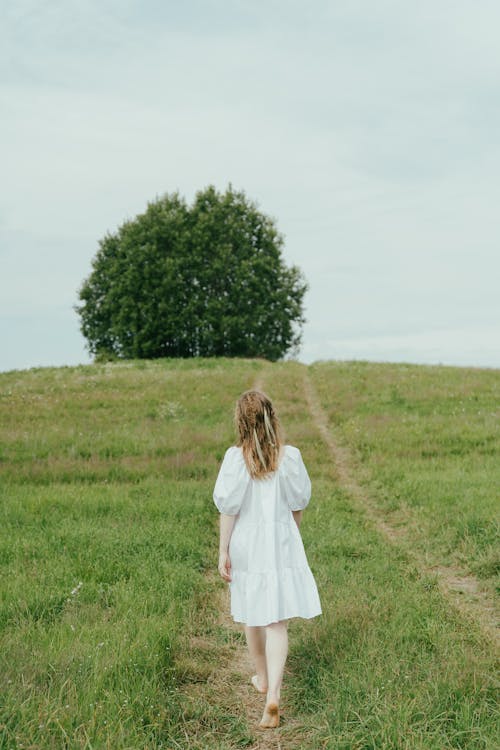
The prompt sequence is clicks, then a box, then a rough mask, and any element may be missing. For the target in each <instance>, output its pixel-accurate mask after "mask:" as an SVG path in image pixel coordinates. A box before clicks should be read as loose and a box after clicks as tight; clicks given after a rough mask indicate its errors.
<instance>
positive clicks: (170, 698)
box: [0, 360, 499, 750]
mask: <svg viewBox="0 0 500 750" xmlns="http://www.w3.org/2000/svg"><path fill="white" fill-rule="evenodd" d="M307 369H308V372H309V375H310V377H311V379H312V382H313V384H314V386H315V388H316V390H317V392H318V394H319V397H320V399H321V402H322V405H323V407H324V409H325V410H326V411H327V413H328V415H329V418H330V420H331V423H332V428H333V429H334V430H335V434H336V436H337V437H338V438H339V439H340V440H342V442H343V443H344V445H346V446H347V447H348V448H349V449H350V450H351V451H352V454H353V456H354V457H355V460H356V462H357V465H358V466H359V472H360V477H361V478H362V482H363V487H364V488H365V489H366V492H369V493H370V495H371V497H373V498H374V499H375V500H376V502H377V504H379V505H380V507H381V508H383V509H384V510H385V511H386V512H387V515H388V518H391V519H394V520H399V522H402V521H403V518H404V519H405V520H408V519H409V521H410V523H411V528H412V530H413V531H414V533H413V535H412V538H411V543H412V544H415V545H416V546H417V547H418V548H419V549H421V550H424V551H425V553H426V554H427V555H429V556H430V557H431V558H432V559H433V560H437V561H440V562H442V563H450V562H454V563H456V564H460V565H462V566H464V567H466V568H467V569H469V570H470V571H471V572H474V573H475V574H476V575H478V576H480V578H481V581H482V582H483V583H484V585H485V586H486V587H488V590H491V591H493V590H494V587H495V580H496V579H495V570H496V563H495V560H496V557H495V549H496V545H495V532H496V527H495V524H494V518H495V512H494V511H495V506H494V502H493V499H494V488H495V484H496V485H497V486H498V482H497V481H496V479H495V477H496V472H497V471H498V468H497V467H498V460H496V461H495V458H496V456H495V451H496V449H497V443H496V441H497V439H498V432H497V431H496V427H495V419H494V415H495V414H496V411H495V410H496V409H497V408H498V387H499V377H498V372H495V371H486V370H485V371H479V370H473V369H466V368H441V367H439V368H427V367H421V366H410V365H377V364H368V363H322V364H317V365H314V366H312V367H310V368H307ZM305 370H306V368H305V367H304V366H302V365H298V364H296V363H292V362H288V363H280V364H273V365H271V364H269V363H265V362H260V361H246V360H201V361H200V360H198V361H192V362H186V361H175V360H172V361H168V360H162V361H155V362H147V361H146V362H144V361H142V362H126V363H114V364H109V365H104V364H100V365H89V366H84V367H76V368H54V369H51V368H47V369H45V368H44V369H38V370H29V371H25V372H17V371H16V372H11V373H3V374H0V425H1V427H0V443H1V454H0V482H1V484H0V487H1V489H0V498H1V505H0V512H1V516H0V519H1V523H0V565H1V583H0V639H1V640H0V675H1V676H0V681H1V682H0V685H1V687H0V695H1V700H0V748H2V750H3V749H4V748H5V749H7V748H9V749H10V748H16V749H17V748H21V747H22V748H43V749H45V748H51V749H52V748H58V749H59V748H89V749H90V748H95V749H97V748H112V749H113V750H115V749H116V750H118V749H119V750H122V749H125V748H127V749H129V748H130V750H138V749H139V748H160V747H161V748H179V747H181V748H193V749H194V750H196V749H199V750H201V749H202V748H221V749H222V750H224V749H227V750H230V749H231V748H243V747H251V746H252V744H254V743H255V742H256V737H257V735H256V733H255V731H254V727H252V726H250V725H249V724H248V721H247V717H246V713H245V707H244V706H241V705H239V704H238V703H237V702H236V700H235V699H234V696H232V694H231V679H232V678H231V676H230V675H228V677H227V679H226V678H225V677H224V678H223V679H222V680H219V682H221V684H222V683H223V681H224V680H226V682H227V686H228V687H227V689H226V690H225V691H222V692H221V693H220V694H218V693H217V692H215V693H214V686H216V685H217V684H218V679H219V677H218V676H219V675H220V674H221V673H225V671H226V670H229V660H230V655H231V652H232V651H233V650H234V649H235V648H239V647H240V645H239V644H240V641H241V639H236V638H235V635H234V633H232V632H231V631H228V630H227V629H225V628H223V627H221V626H220V625H219V624H218V618H217V606H218V601H219V597H218V596H217V591H220V586H221V585H222V584H221V583H219V582H217V580H216V577H215V575H214V569H215V567H216V558H217V541H218V540H217V512H216V510H215V507H214V505H213V502H212V499H211V493H212V489H213V483H214V480H215V476H216V473H217V469H218V465H219V462H220V460H221V458H222V456H223V453H224V450H225V448H226V447H227V446H228V445H229V444H230V443H231V442H232V440H233V429H232V408H233V403H234V401H235V399H236V397H237V396H238V394H239V393H240V392H241V391H243V390H245V389H246V388H248V387H250V386H251V385H252V384H253V383H254V381H255V379H256V378H257V377H259V378H262V380H263V385H264V387H265V389H266V390H267V391H268V392H269V393H270V395H272V397H273V398H274V400H275V402H276V404H277V407H278V409H279V412H280V414H281V416H282V421H283V423H284V425H285V428H286V432H287V437H288V441H289V442H292V443H296V444H297V445H299V447H300V448H301V450H302V453H303V455H304V458H305V461H306V464H307V466H308V468H309V470H310V474H311V478H312V481H313V487H314V495H313V499H312V501H311V505H310V507H309V509H308V510H307V511H306V513H305V516H304V522H303V526H302V534H303V538H304V543H305V547H306V551H307V554H308V558H309V561H310V564H311V568H312V569H313V572H314V574H315V577H316V580H317V583H318V588H319V591H320V596H321V600H322V605H323V615H322V616H321V617H319V618H316V619H315V620H313V621H312V622H305V621H300V620H296V621H293V622H292V623H291V626H290V656H289V661H288V666H287V674H286V690H285V696H286V702H287V711H288V712H289V713H290V714H291V715H293V717H295V718H296V719H297V720H298V721H299V724H300V728H299V729H297V728H295V729H294V730H293V733H292V731H291V730H290V732H289V733H288V734H287V727H286V724H285V725H284V727H283V730H282V741H283V743H284V744H283V746H285V747H287V748H289V747H299V748H302V747H307V748H312V749H313V750H314V749H315V748H317V749H318V750H319V748H332V749H333V748H335V749H336V750H340V749H342V750H368V748H370V749H371V748H373V749H375V748H381V749H384V750H385V748H395V749H396V748H397V749H398V750H399V749H400V748H408V750H424V749H425V750H434V749H435V750H443V749H444V748H466V749H467V750H479V749H481V750H490V749H491V750H493V748H496V746H497V744H496V742H497V737H498V729H499V727H498V702H497V700H498V683H496V682H495V678H496V669H495V668H496V663H495V658H494V655H493V654H492V653H491V648H490V644H489V643H488V642H487V639H486V638H485V637H484V635H483V634H482V632H481V630H480V628H479V626H478V627H475V626H474V625H471V623H470V621H469V620H468V619H466V618H462V617H461V616H460V615H459V613H457V611H456V610H455V609H452V608H450V606H449V604H448V602H447V600H446V599H445V598H443V596H442V594H441V593H440V591H439V589H438V587H437V585H436V582H435V581H434V580H433V579H432V578H429V577H428V576H426V575H423V574H422V572H421V571H419V570H418V569H416V568H415V565H414V563H412V562H411V558H410V557H409V556H408V555H407V554H406V552H405V548H404V546H403V547H399V546H398V547H395V546H391V545H389V544H388V543H387V541H386V540H385V539H383V538H382V537H381V536H380V535H379V534H378V533H377V532H376V531H375V530H374V528H373V527H372V526H371V525H370V523H369V522H368V521H367V519H366V517H365V516H364V515H363V514H362V513H360V512H359V511H358V510H357V509H356V505H355V504H353V503H352V501H351V498H350V497H349V494H348V492H347V491H346V490H345V488H343V487H342V486H339V484H338V482H337V480H336V474H335V468H334V467H333V466H332V464H331V459H330V456H329V454H328V451H327V448H326V447H325V445H324V444H323V442H322V440H321V439H320V436H319V433H318V430H317V427H316V425H315V424H314V422H313V420H312V418H311V415H310V414H309V412H308V409H307V405H306V403H305V400H304V394H303V376H304V372H305ZM462 409H465V411H461V410H462Z"/></svg>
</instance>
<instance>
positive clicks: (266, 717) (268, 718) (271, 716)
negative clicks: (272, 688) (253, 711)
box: [259, 703, 280, 729]
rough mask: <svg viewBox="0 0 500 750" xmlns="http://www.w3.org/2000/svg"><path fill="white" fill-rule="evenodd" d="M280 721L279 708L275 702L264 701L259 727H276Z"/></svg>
mask: <svg viewBox="0 0 500 750" xmlns="http://www.w3.org/2000/svg"><path fill="white" fill-rule="evenodd" d="M279 723H280V710H279V707H278V704H277V703H266V707H265V709H264V713H263V714H262V719H261V720H260V724H259V727H261V728H262V729H276V727H278V726H279Z"/></svg>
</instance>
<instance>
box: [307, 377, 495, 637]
mask: <svg viewBox="0 0 500 750" xmlns="http://www.w3.org/2000/svg"><path fill="white" fill-rule="evenodd" d="M304 393H305V396H306V399H307V402H308V405H309V410H310V412H311V415H312V418H313V420H314V422H315V424H316V426H317V428H318V431H319V433H320V435H321V437H322V438H323V440H324V442H325V443H326V445H327V446H328V449H329V451H330V454H331V456H332V458H333V461H334V464H335V469H336V473H337V477H338V481H339V483H340V484H341V485H342V486H343V487H344V488H345V489H346V490H347V491H348V492H349V494H350V495H351V497H352V498H353V500H354V501H355V502H356V504H358V505H359V506H361V508H362V509H363V511H364V512H365V514H366V515H367V516H368V518H369V519H370V521H371V522H372V523H373V525H374V526H375V528H376V529H377V530H378V531H379V532H380V533H381V534H382V535H383V536H384V537H385V538H386V539H388V540H389V541H390V542H391V543H392V544H398V545H401V546H403V547H404V550H405V552H406V553H407V554H408V555H409V556H410V557H411V558H412V560H413V561H414V563H415V565H416V566H417V567H418V568H419V570H420V571H421V573H422V574H425V575H429V576H432V575H436V576H437V583H438V585H439V587H440V590H441V591H442V593H443V594H444V595H445V596H446V598H447V599H448V600H449V601H450V602H451V603H452V604H453V606H454V607H455V608H456V609H457V610H458V611H459V612H460V614H461V615H462V616H465V617H466V618H468V619H469V620H470V621H471V622H473V623H475V624H477V625H478V626H479V627H480V628H481V630H482V631H483V633H484V634H485V636H486V637H487V638H488V640H490V642H491V643H492V644H493V645H494V646H495V647H496V648H497V649H498V647H499V646H500V633H499V623H498V611H497V609H496V605H495V602H494V600H493V599H492V597H490V596H489V595H488V594H487V593H486V592H484V591H482V590H481V588H480V585H479V581H478V580H477V578H475V577H474V576H472V575H469V574H467V573H465V572H464V571H463V570H460V569H459V568H455V567H451V566H445V565H428V564H427V563H426V562H425V560H424V559H423V558H422V557H421V556H420V555H419V554H418V553H417V552H416V551H415V549H414V548H411V547H410V543H409V540H408V530H409V529H410V527H411V518H410V517H409V516H407V517H406V518H404V517H403V516H400V518H399V519H398V520H399V521H400V522H401V525H398V526H397V527H394V526H391V525H390V524H389V523H387V520H386V519H385V518H384V512H383V510H382V509H380V508H379V507H377V505H376V504H375V503H374V501H373V500H372V499H371V498H370V497H369V495H368V494H367V492H366V490H364V489H363V488H362V487H361V486H360V484H359V483H358V482H357V481H356V478H355V467H354V462H353V459H352V457H351V454H350V452H349V451H348V450H347V449H346V448H345V447H343V446H342V445H341V444H340V442H339V441H338V440H337V439H336V437H335V432H334V430H333V428H332V427H331V425H329V424H328V417H327V415H326V413H325V412H324V411H323V408H322V407H321V404H320V402H319V399H318V396H317V394H316V391H315V389H314V386H313V384H312V383H311V380H310V378H309V376H308V374H307V373H305V374H304Z"/></svg>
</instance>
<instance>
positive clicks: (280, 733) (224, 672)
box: [186, 376, 305, 750]
mask: <svg viewBox="0 0 500 750" xmlns="http://www.w3.org/2000/svg"><path fill="white" fill-rule="evenodd" d="M252 387H253V388H255V389H258V390H264V389H265V384H264V380H263V378H262V376H259V377H258V378H257V379H256V380H255V382H254V383H253V386H252ZM207 584H209V585H210V586H215V587H218V595H217V602H216V609H217V611H218V616H217V626H218V628H220V629H221V631H222V632H223V633H224V637H223V638H222V642H219V643H218V644H217V645H215V651H216V653H214V642H213V641H211V642H210V641H209V642H206V641H205V642H201V641H200V640H197V639H194V640H193V641H192V646H193V647H195V648H196V647H198V648H199V647H200V645H201V646H204V647H205V648H207V649H209V650H210V651H211V652H212V654H211V656H212V661H213V662H214V663H215V664H216V668H215V669H214V670H213V671H212V673H211V675H210V677H209V678H208V680H207V682H206V684H205V685H200V684H199V685H194V686H190V687H189V688H188V690H187V691H186V698H187V699H188V700H190V701H196V699H197V697H200V695H202V694H205V695H204V696H203V697H204V699H205V700H206V699H207V694H208V693H210V700H216V701H218V702H219V703H220V704H221V705H223V706H226V707H227V708H228V709H229V710H230V711H231V713H235V714H237V713H240V714H241V716H242V718H243V719H245V718H246V721H247V724H248V729H249V732H250V734H249V743H250V744H248V747H249V749H250V750H282V748H283V750H284V749H285V748H287V750H293V748H300V747H303V746H304V744H303V743H304V739H305V728H304V727H303V725H302V724H301V722H300V721H298V720H297V719H296V718H292V717H291V716H288V711H287V690H286V675H285V684H284V686H283V694H282V705H281V725H280V727H279V728H278V729H277V730H272V731H270V730H261V729H259V728H258V724H259V721H260V719H261V717H262V712H263V709H264V704H265V696H264V695H262V694H260V693H258V692H257V691H256V690H255V688H254V687H253V686H252V684H251V682H250V678H251V676H252V675H253V674H254V671H255V670H254V668H253V665H252V661H251V659H250V655H249V653H248V649H247V647H246V641H245V635H244V629H243V626H242V625H239V624H237V623H235V622H234V621H233V619H232V617H231V614H230V609H231V603H230V593H229V586H228V585H226V584H223V583H221V579H220V578H219V577H218V574H217V572H216V571H210V572H208V573H207ZM287 671H288V670H287ZM186 740H187V741H188V743H189V741H190V737H189V734H188V733H187V735H186Z"/></svg>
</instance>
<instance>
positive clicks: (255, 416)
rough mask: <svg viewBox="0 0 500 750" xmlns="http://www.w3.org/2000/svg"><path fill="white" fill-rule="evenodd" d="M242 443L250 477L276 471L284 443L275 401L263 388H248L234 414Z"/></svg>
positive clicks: (259, 477) (260, 476) (238, 402)
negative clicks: (253, 389) (255, 389)
mask: <svg viewBox="0 0 500 750" xmlns="http://www.w3.org/2000/svg"><path fill="white" fill-rule="evenodd" d="M234 420H235V423H236V430H237V433H238V443H237V445H239V446H241V448H242V449H243V457H244V459H245V463H246V465H247V468H248V471H249V473H250V476H251V477H253V478H254V479H262V478H263V477H265V476H266V475H267V474H270V473H271V472H273V471H276V469H277V468H278V460H279V454H280V448H281V445H282V434H281V426H280V423H279V420H278V415H277V414H276V412H275V410H274V407H273V405H272V403H271V400H270V399H269V398H268V396H266V394H265V393H262V391H245V393H243V394H242V395H241V396H240V398H239V399H238V401H237V403H236V411H235V414H234Z"/></svg>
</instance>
